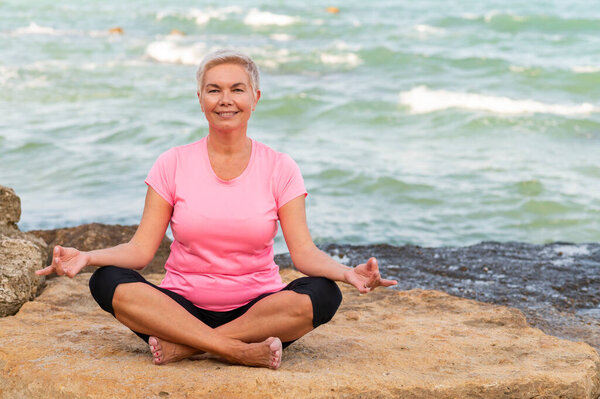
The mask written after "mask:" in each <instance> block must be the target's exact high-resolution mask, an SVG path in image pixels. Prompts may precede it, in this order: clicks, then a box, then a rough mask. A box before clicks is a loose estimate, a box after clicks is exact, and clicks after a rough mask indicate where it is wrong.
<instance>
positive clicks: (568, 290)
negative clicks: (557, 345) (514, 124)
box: [277, 242, 600, 350]
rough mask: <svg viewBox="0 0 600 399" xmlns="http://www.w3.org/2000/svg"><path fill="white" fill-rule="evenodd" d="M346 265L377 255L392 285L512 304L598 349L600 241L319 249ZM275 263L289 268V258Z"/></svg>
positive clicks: (539, 323)
mask: <svg viewBox="0 0 600 399" xmlns="http://www.w3.org/2000/svg"><path fill="white" fill-rule="evenodd" d="M320 247H321V249H323V250H324V251H325V252H327V253H329V254H331V255H332V256H334V257H339V256H340V255H343V259H344V260H345V261H346V263H347V264H349V265H355V264H358V263H362V262H364V261H365V260H366V259H368V258H369V257H371V256H375V257H377V259H378V261H379V266H380V269H381V270H382V274H383V275H384V276H385V277H387V278H391V279H396V280H398V286H397V287H396V288H397V289H400V290H406V289H414V288H420V289H433V290H441V291H444V292H447V293H449V294H452V295H457V296H461V297H464V298H470V299H475V300H478V301H484V302H490V303H496V304H501V305H508V306H513V307H516V308H518V309H520V310H521V311H523V313H525V315H526V316H527V319H528V320H529V322H530V323H532V325H534V326H536V327H539V328H541V329H542V330H543V331H544V332H546V333H548V334H552V335H557V336H559V337H562V338H568V339H572V340H575V341H585V342H587V343H588V344H590V345H592V346H593V347H595V348H596V349H597V350H600V244H597V243H588V244H571V243H561V242H556V243H551V244H545V245H535V244H526V243H519V242H507V243H499V242H482V243H479V244H476V245H471V246H467V247H441V248H425V247H419V246H414V245H403V246H392V245H387V244H378V245H339V244H325V245H322V246H320ZM277 260H278V261H279V262H280V263H278V264H280V265H286V266H291V260H290V259H289V255H287V254H286V255H280V256H279V257H278V259H277Z"/></svg>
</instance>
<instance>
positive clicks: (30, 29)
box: [12, 22, 61, 36]
mask: <svg viewBox="0 0 600 399" xmlns="http://www.w3.org/2000/svg"><path fill="white" fill-rule="evenodd" d="M12 33H13V34H14V35H53V36H57V35H60V34H61V31H59V30H56V29H54V28H50V27H47V26H40V25H38V24H36V23H35V22H30V23H29V26H27V27H24V28H17V29H15V30H14V31H13V32H12Z"/></svg>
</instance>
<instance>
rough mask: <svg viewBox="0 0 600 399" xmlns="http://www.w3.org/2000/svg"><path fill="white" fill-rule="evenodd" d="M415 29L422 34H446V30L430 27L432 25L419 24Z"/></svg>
mask: <svg viewBox="0 0 600 399" xmlns="http://www.w3.org/2000/svg"><path fill="white" fill-rule="evenodd" d="M414 29H415V30H416V31H417V32H419V33H421V34H435V35H439V34H442V33H445V32H446V30H445V29H442V28H436V27H435V26H430V25H425V24H418V25H415V26H414Z"/></svg>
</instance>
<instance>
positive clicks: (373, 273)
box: [344, 258, 398, 294]
mask: <svg viewBox="0 0 600 399" xmlns="http://www.w3.org/2000/svg"><path fill="white" fill-rule="evenodd" d="M344 277H345V278H346V281H347V282H348V283H350V284H352V285H353V286H355V287H356V288H357V289H358V291H360V293H361V294H365V293H367V292H369V291H373V290H374V289H375V288H377V287H379V286H382V287H389V286H391V285H396V284H398V282H397V281H396V280H386V279H383V278H381V275H380V274H379V267H378V266H377V259H375V258H369V260H368V261H367V263H361V264H360V265H358V266H356V267H355V268H354V269H351V270H348V271H347V272H346V273H345V276H344Z"/></svg>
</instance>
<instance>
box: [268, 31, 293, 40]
mask: <svg viewBox="0 0 600 399" xmlns="http://www.w3.org/2000/svg"><path fill="white" fill-rule="evenodd" d="M269 37H270V38H271V39H273V40H275V41H278V42H289V41H290V40H292V39H293V38H294V37H293V36H291V35H287V34H285V33H273V34H272V35H269Z"/></svg>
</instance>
